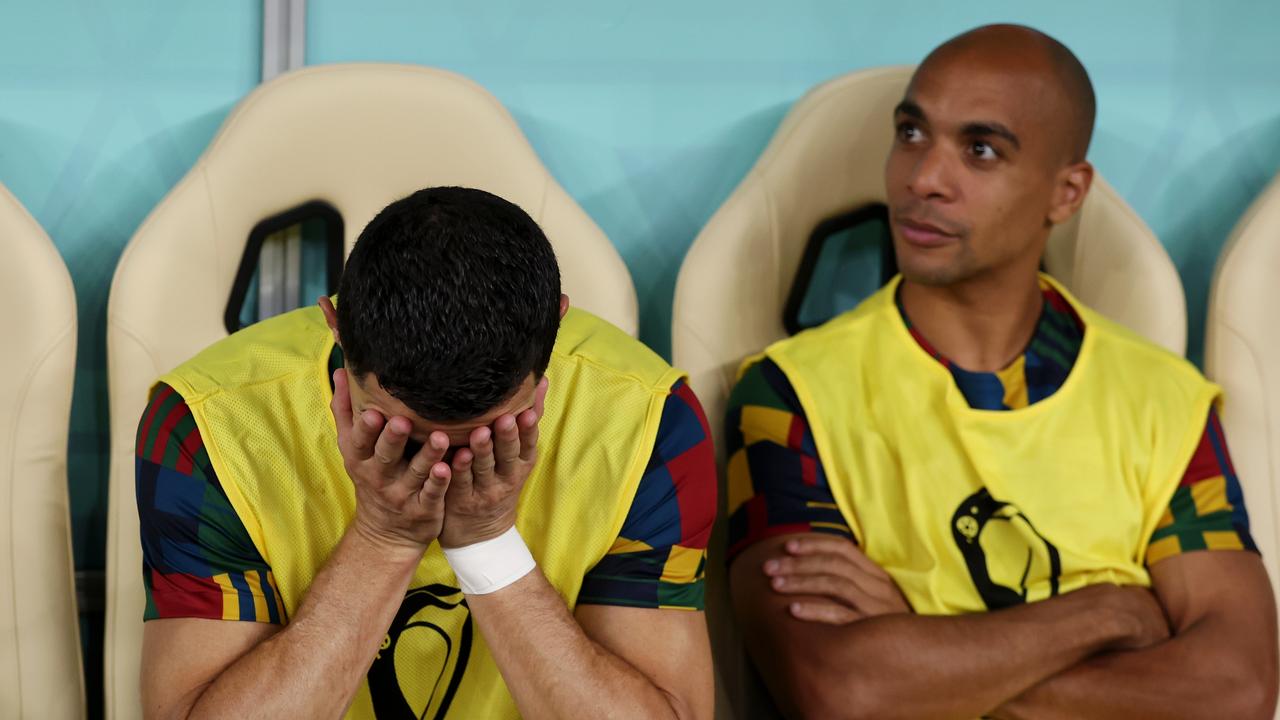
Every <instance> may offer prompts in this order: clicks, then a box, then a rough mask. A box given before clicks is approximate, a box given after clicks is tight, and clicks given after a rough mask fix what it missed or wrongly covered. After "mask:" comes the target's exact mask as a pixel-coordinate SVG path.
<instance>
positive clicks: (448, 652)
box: [161, 308, 681, 720]
mask: <svg viewBox="0 0 1280 720" xmlns="http://www.w3.org/2000/svg"><path fill="white" fill-rule="evenodd" d="M332 349H333V337H332V335H331V333H330V332H329V328H328V327H327V326H326V325H325V322H324V319H323V316H322V315H321V313H320V311H319V310H318V309H317V308H309V309H303V310H296V311H294V312H291V313H286V314H284V315H281V316H278V317H275V318H272V319H270V320H266V321H263V322H261V323H258V324H256V325H253V326H250V327H249V328H246V329H245V330H242V331H240V332H238V333H236V334H234V335H232V336H230V337H228V338H226V339H225V340H222V341H221V342H218V343H216V344H214V345H213V346H211V347H209V348H208V349H206V350H204V351H203V352H201V353H200V354H199V355H197V356H196V357H195V358H193V359H192V360H190V361H188V362H187V363H185V364H183V365H182V366H181V367H179V368H178V369H176V370H174V371H173V372H171V373H169V374H168V375H166V376H164V377H163V378H162V379H161V380H162V381H163V382H165V383H168V384H169V385H170V386H172V387H173V388H174V389H175V390H176V391H177V392H178V393H179V394H181V395H182V397H183V398H184V399H185V400H186V402H187V405H188V406H189V407H190V408H191V413H192V415H193V416H194V417H195V420H196V425H197V426H198V427H199V429H200V434H201V436H202V437H203V439H204V442H205V446H206V448H207V449H208V452H209V459H210V461H211V462H212V463H213V467H214V469H215V470H216V471H217V474H218V478H219V479H220V480H221V481H222V486H223V488H224V489H225V490H226V493H227V497H228V498H229V499H230V501H231V504H232V506H233V507H234V508H235V511H236V513H237V515H239V517H240V520H241V521H242V522H243V523H244V525H245V527H246V529H247V530H248V532H249V535H250V537H252V538H253V541H254V544H255V545H256V546H257V549H258V551H259V552H260V553H261V554H262V557H263V558H264V559H265V560H266V561H267V563H268V564H269V565H270V566H271V570H272V573H273V574H274V575H275V578H276V582H277V585H278V587H279V590H280V595H281V598H282V599H283V601H284V605H285V609H286V611H287V612H288V613H289V615H290V616H292V615H293V614H294V613H295V612H297V609H298V606H299V605H300V604H301V602H302V599H303V597H305V595H306V593H307V589H308V588H309V587H310V585H311V581H312V579H313V578H314V577H315V576H316V573H317V572H318V571H319V570H320V568H321V567H322V566H323V565H324V564H325V562H326V560H327V559H328V557H329V554H330V553H331V552H332V551H333V549H334V547H335V546H336V545H337V544H338V541H339V539H340V538H341V537H342V534H343V532H344V531H345V529H346V527H347V524H348V523H349V522H350V521H351V518H352V517H353V515H354V512H355V494H354V492H353V489H352V485H351V480H350V479H349V478H348V476H347V473H346V470H345V469H344V468H343V464H342V457H341V455H340V454H339V452H338V446H337V440H336V438H337V436H336V431H335V428H334V424H333V417H332V415H331V414H330V411H329V402H330V400H331V399H332V389H331V386H330V380H329V373H328V359H329V354H330V352H331V350H332ZM547 376H548V377H549V378H550V380H551V384H550V388H549V390H548V393H547V399H546V412H545V415H544V417H543V419H542V422H541V426H540V435H541V443H540V444H541V448H540V458H539V460H538V464H537V466H536V467H535V469H534V471H533V474H532V475H531V476H530V477H529V479H528V481H527V482H526V484H525V487H524V490H523V492H522V494H521V496H520V505H519V510H518V514H517V518H518V519H517V523H516V524H517V527H518V528H519V530H520V534H521V535H522V536H523V537H524V540H525V542H526V543H527V544H528V546H529V549H530V551H531V552H532V553H533V556H534V557H535V558H536V559H537V560H538V565H539V567H540V568H541V570H542V572H543V574H545V575H546V577H547V579H548V580H549V581H550V582H551V584H552V585H553V586H555V588H556V589H557V590H558V591H559V592H560V594H561V595H562V596H563V597H564V598H565V601H566V602H567V603H568V605H569V607H570V608H571V609H572V608H573V606H574V604H575V600H576V598H577V595H578V591H579V589H580V587H581V585H582V579H583V576H584V575H585V574H586V573H587V571H588V570H590V569H591V568H592V567H593V566H594V565H595V564H596V563H597V562H598V561H599V560H600V559H601V558H602V557H604V555H605V554H606V553H607V552H608V550H609V548H610V546H611V545H612V544H613V542H614V540H615V539H616V538H617V536H618V532H619V531H620V530H621V528H622V523H623V521H624V519H625V517H626V513H627V510H628V509H629V508H630V505H631V501H632V499H633V498H634V496H635V493H636V488H637V486H638V485H639V482H640V478H641V476H642V475H643V473H644V470H645V466H646V464H647V462H648V459H649V455H650V452H651V451H652V449H653V443H654V440H655V438H656V436H657V432H658V422H659V419H660V418H661V415H662V408H663V405H664V403H665V401H666V398H667V396H668V394H669V392H670V388H671V386H672V385H673V384H674V383H675V382H676V381H677V380H678V379H680V377H681V376H680V374H679V373H678V372H677V371H675V370H673V369H671V367H670V366H668V365H667V363H665V362H664V361H663V360H662V359H661V358H659V357H658V356H656V355H654V354H653V353H652V352H651V351H649V350H648V349H647V348H645V347H644V346H643V345H641V344H640V343H639V342H638V341H636V340H635V339H633V338H631V337H630V336H628V335H626V334H625V333H623V332H622V331H620V330H618V329H617V328H614V327H613V326H612V325H609V324H608V323H606V322H604V321H603V320H600V319H598V318H596V317H594V316H592V315H590V314H588V313H586V312H583V311H579V310H570V311H569V314H568V315H566V316H565V318H564V320H563V322H562V323H561V327H560V332H559V335H558V336H557V338H556V345H555V350H554V352H553V353H552V357H551V364H550V366H549V367H548V369H547ZM356 591H357V592H358V590H356ZM347 716H348V717H351V718H373V717H377V718H383V719H384V720H385V719H386V718H395V719H398V718H414V719H417V718H514V717H518V713H517V712H516V707H515V702H514V701H513V700H512V698H511V695H510V693H509V692H508V691H507V688H506V685H505V684H504V683H503V680H502V676H501V675H500V674H499V672H498V668H497V666H496V665H495V664H494V661H493V658H492V656H491V655H490V653H489V649H488V647H487V646H486V644H485V640H484V638H482V637H481V636H480V634H479V632H478V631H477V630H476V628H475V627H474V624H473V623H472V621H471V616H470V612H469V611H468V609H467V606H466V601H465V599H464V598H463V595H462V593H461V592H460V591H459V589H458V584H457V580H456V578H455V577H454V574H453V571H452V570H450V568H449V566H448V564H447V563H446V562H445V560H444V556H443V554H442V553H441V552H440V547H439V545H438V544H437V545H433V546H432V547H431V549H430V550H429V551H428V552H427V553H426V556H425V557H424V558H423V560H422V563H421V565H419V567H418V571H417V573H416V574H415V576H414V579H413V582H412V583H411V585H410V589H409V590H408V592H407V593H406V594H405V598H404V602H403V604H402V605H401V608H400V611H399V612H398V613H397V615H396V617H395V619H394V621H393V622H392V624H391V628H390V629H389V631H388V633H387V636H386V637H385V638H384V640H383V643H382V649H381V651H380V652H379V654H378V657H377V659H376V660H374V663H373V666H372V667H371V668H370V670H369V673H368V676H367V681H366V682H365V683H364V685H363V686H362V687H361V690H360V692H359V693H358V694H357V696H356V699H355V701H354V703H353V704H352V707H351V710H350V712H348V714H347Z"/></svg>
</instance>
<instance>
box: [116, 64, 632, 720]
mask: <svg viewBox="0 0 1280 720" xmlns="http://www.w3.org/2000/svg"><path fill="white" fill-rule="evenodd" d="M435 185H462V186H469V187H477V188H482V189H485V190H488V191H490V192H492V193H495V194H497V195H500V196H502V197H504V198H507V199H508V200H511V201H512V202H514V203H516V204H517V205H519V206H521V207H522V208H524V209H525V210H526V211H527V212H528V213H529V214H530V215H531V216H532V217H533V218H534V219H535V220H536V221H538V222H539V223H540V224H541V225H542V227H543V229H544V230H545V231H546V233H547V235H548V237H550V239H551V242H552V244H553V245H554V246H555V248H556V250H557V254H558V256H559V259H560V266H561V274H562V277H563V285H564V288H565V292H566V293H568V294H569V296H570V297H571V298H572V300H573V302H574V303H575V304H576V305H578V306H581V307H584V308H586V309H588V310H591V311H592V312H594V313H596V314H597V315H600V316H602V317H604V318H606V319H608V320H610V321H612V322H613V323H614V324H616V325H618V326H619V327H621V328H622V329H624V330H626V331H627V332H629V333H631V334H632V335H634V334H635V333H636V330H637V302H636V296H635V290H634V287H633V286H632V283H631V278H630V275H629V274H628V272H627V269H626V266H625V265H623V263H622V260H621V258H620V257H619V256H618V254H617V252H616V251H615V250H614V248H613V246H612V245H611V244H610V243H609V240H608V238H606V237H605V236H604V234H603V233H602V232H601V231H600V229H599V228H598V227H597V226H596V225H595V223H593V222H592V221H591V219H590V218H589V217H588V216H587V215H586V213H584V212H583V211H582V209H581V208H579V207H578V206H577V204H575V203H574V201H573V200H572V199H570V198H569V196H568V195H567V194H566V193H565V191H564V190H563V189H562V188H561V187H560V186H559V185H558V184H557V183H556V182H555V180H554V179H553V178H552V177H551V176H550V174H549V173H548V171H547V169H546V168H545V167H544V166H543V165H542V163H541V162H540V161H539V160H538V157H537V156H536V155H535V154H534V152H533V149H532V148H531V147H530V146H529V143H528V141H526V140H525V137H524V135H523V134H522V133H521V132H520V129H519V128H518V127H517V126H516V124H515V122H514V121H513V120H512V118H511V116H510V115H509V114H508V113H507V112H506V110H505V109H503V107H502V106H501V105H500V104H499V103H498V101H497V100H496V99H494V98H493V96H491V95H489V94H488V93H487V92H486V91H485V90H483V89H482V88H480V87H479V86H478V85H476V84H474V83H472V82H471V81H469V80H467V79H465V78H462V77H460V76H458V75H454V74H452V73H448V72H444V71H440V70H433V69H428V68H422V67H412V66H401V65H332V66H320V67H313V68H308V69H304V70H301V71H298V72H294V73H289V74H287V75H283V76H281V77H279V78H277V79H275V80H273V81H271V82H269V83H267V84H265V85H263V86H262V87H260V88H259V89H257V90H256V91H254V92H253V93H252V94H250V95H249V96H248V97H247V98H245V99H244V100H243V101H242V102H241V103H240V104H239V105H238V106H237V107H236V108H235V110H234V111H233V112H232V113H231V115H230V116H228V117H227V119H226V121H225V122H224V123H223V125H222V128H221V130H220V131H219V132H218V134H217V136H216V137H215V138H214V139H213V141H212V142H211V144H210V146H209V148H208V149H207V150H206V151H205V153H204V155H203V156H201V158H200V159H199V160H198V161H197V162H196V164H195V166H194V167H193V168H192V169H191V171H190V172H189V173H188V174H187V176H186V177H185V178H183V179H182V181H181V182H179V183H178V185H177V186H176V187H175V188H174V189H173V191H172V192H170V194H169V195H168V197H166V198H165V199H164V200H163V201H162V202H161V203H160V205H159V206H158V207H156V209H155V210H154V211H153V212H152V213H151V216H150V217H149V218H148V219H147V221H146V222H145V223H144V224H143V225H142V227H141V228H140V229H139V230H138V232H137V234H136V235H135V236H134V238H133V240H132V241H131V242H130V243H129V247H128V249H127V250H126V251H125V254H124V257H123V258H122V259H121V261H120V266H119V268H118V269H117V271H116V276H115V281H114V283H113V285H112V288H111V301H110V306H109V308H108V346H109V357H110V388H111V434H112V464H111V508H110V520H109V530H108V535H109V537H108V547H107V553H108V578H107V596H108V597H107V625H106V627H107V629H106V658H105V672H106V678H105V688H106V690H105V692H106V701H107V717H108V718H132V717H138V716H139V715H140V709H139V698H138V687H139V676H138V664H139V658H140V655H141V631H142V614H143V598H144V595H143V587H142V578H141V577H140V568H141V562H142V560H141V549H140V546H139V541H138V518H137V509H136V503H135V500H134V477H133V474H134V464H133V462H134V461H133V441H134V435H135V431H136V426H137V423H138V419H139V415H140V413H141V412H142V409H143V407H144V405H145V403H146V398H147V391H148V388H149V386H150V385H151V383H153V382H154V381H155V379H156V378H157V377H158V376H159V375H160V374H161V373H163V372H166V371H168V370H169V369H171V368H173V367H174V366H176V365H177V364H179V363H180V362H182V361H183V360H185V359H187V358H188V357H190V356H191V355H193V354H195V353H196V352H197V351H199V350H200V349H201V348H203V347H205V346H206V345H208V344H210V343H212V342H214V341H215V340H218V339H219V338H222V337H224V336H225V335H226V334H227V330H226V329H225V327H224V322H223V316H224V309H225V308H226V306H227V302H228V295H229V293H230V289H231V287H232V285H233V280H234V278H235V276H236V272H237V267H238V265H239V263H240V260H241V256H242V254H243V253H244V250H245V246H246V240H247V239H248V237H249V235H250V231H251V229H252V228H254V226H255V224H256V223H258V222H259V221H260V220H262V219H264V218H267V217H269V216H274V215H277V214H279V213H282V212H284V211H287V210H289V209H291V208H295V207H299V206H301V205H303V204H304V203H307V202H309V201H313V200H321V201H324V202H327V203H329V204H330V205H332V206H333V207H334V208H336V209H337V210H338V212H339V213H340V214H341V216H342V221H343V232H344V235H345V249H346V250H347V251H349V250H350V248H351V246H352V244H353V243H354V241H355V238H356V236H357V235H358V234H359V232H360V230H361V229H362V228H363V227H364V225H365V224H366V223H367V222H368V221H369V220H370V219H371V218H372V217H373V215H374V214H375V213H376V212H377V211H378V210H380V209H382V208H383V207H384V206H385V205H387V204H388V203H390V202H391V201H393V200H396V199H398V198H400V197H403V196H405V195H408V194H409V193H411V192H412V191H414V190H417V189H419V188H422V187H428V186H435Z"/></svg>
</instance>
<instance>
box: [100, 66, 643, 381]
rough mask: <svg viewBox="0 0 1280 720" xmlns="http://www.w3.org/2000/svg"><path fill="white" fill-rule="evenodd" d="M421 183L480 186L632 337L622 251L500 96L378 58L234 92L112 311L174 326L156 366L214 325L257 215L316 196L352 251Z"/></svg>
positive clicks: (217, 331) (115, 290) (184, 351)
mask: <svg viewBox="0 0 1280 720" xmlns="http://www.w3.org/2000/svg"><path fill="white" fill-rule="evenodd" d="M433 185H461V186H468V187H476V188H481V189H484V190H487V191H489V192H492V193H494V194H496V195H499V196H501V197H503V198H506V199H508V200H510V201H511V202H513V203H515V204H517V205H519V206H520V207H521V208H523V209H524V210H525V211H526V212H528V213H529V214H530V215H531V216H532V217H533V219H534V220H535V221H537V222H538V223H539V224H540V225H541V226H542V227H543V229H544V230H545V231H546V233H547V235H548V237H549V238H550V239H551V242H552V244H553V245H554V246H555V247H556V250H557V256H558V257H559V259H560V263H561V273H562V276H563V283H564V287H565V292H567V293H568V294H569V295H570V297H571V298H572V299H573V300H574V301H575V304H577V305H580V306H582V307H585V308H586V309H588V310H591V311H593V312H595V313H596V314H598V315H601V316H603V317H604V318H606V319H608V320H610V321H611V322H613V323H614V324H616V325H618V326H619V327H621V328H622V329H624V330H626V331H628V332H630V333H632V334H635V332H636V330H637V303H636V300H635V296H634V289H633V286H632V283H631V280H630V275H629V274H628V273H627V270H626V267H625V265H624V264H623V263H622V260H621V258H620V257H619V256H618V254H617V252H616V250H615V249H614V248H613V246H612V245H611V244H610V243H609V241H608V239H607V238H606V237H605V236H604V234H603V233H602V232H601V231H600V229H599V228H598V227H597V226H596V225H595V224H594V223H593V222H592V221H591V219H590V218H589V217H588V216H587V215H586V214H585V213H584V212H583V211H582V210H581V208H579V207H578V206H577V204H576V203H574V202H573V200H572V199H570V198H569V197H568V195H567V194H565V192H564V190H563V189H561V188H560V186H559V185H558V184H556V182H555V180H554V179H552V178H551V176H550V174H549V173H548V172H547V169H546V168H545V167H544V166H543V164H542V162H541V161H540V160H539V159H538V157H537V155H536V154H535V153H534V151H533V149H532V148H531V147H530V146H529V143H528V141H527V140H526V139H525V137H524V135H523V134H522V133H521V132H520V129H519V128H518V127H517V126H516V124H515V121H514V120H513V119H512V118H511V116H510V114H508V113H507V111H506V110H505V109H504V108H503V107H502V105H501V104H499V103H498V101H497V100H496V99H495V98H494V97H493V96H492V95H490V94H489V93H488V92H486V91H485V90H484V89H482V88H481V87H479V86H478V85H476V84H475V83H473V82H471V81H470V80H467V79H466V78H463V77H461V76H459V75H455V74H453V73H450V72H446V71H443V70H436V69H431V68H423V67H414V66H407V65H381V64H356V65H328V66H317V67H311V68H306V69H303V70H299V71H296V72H292V73H288V74H285V75H282V76H280V77H278V78H276V79H275V80H272V81H271V82H269V83H266V84H264V85H263V86H261V87H260V88H258V89H257V90H255V91H254V92H253V93H251V94H250V95H249V96H248V97H246V98H245V99H244V100H243V101H242V102H241V103H240V104H239V105H238V106H237V107H236V108H235V110H233V111H232V113H231V114H230V115H229V116H228V117H227V119H226V121H225V122H224V123H223V126H222V128H221V129H220V130H219V132H218V134H217V136H216V137H214V139H213V141H212V142H211V143H210V145H209V147H208V149H207V150H206V151H205V152H204V154H203V155H202V156H201V157H200V159H199V160H198V161H197V162H196V164H195V166H194V167H192V168H191V170H190V172H188V173H187V175H186V177H184V178H183V180H182V181H181V182H179V183H178V185H177V186H176V187H175V188H174V189H173V190H172V192H170V194H169V195H168V196H167V197H166V198H165V199H164V200H163V201H162V202H161V203H160V204H159V205H158V206H157V207H156V209H155V210H154V211H153V212H152V214H151V216H150V217H149V218H148V219H147V221H146V222H145V223H144V224H143V225H142V227H141V228H139V230H138V232H137V234H136V235H135V236H134V238H133V240H132V241H131V242H130V244H129V247H128V249H127V251H126V252H125V255H124V257H123V258H122V261H121V265H120V268H119V269H118V271H117V278H116V280H115V283H114V284H113V286H112V295H111V316H112V318H113V319H114V320H117V321H119V322H121V323H123V324H125V325H127V326H129V327H132V328H136V329H138V330H139V331H140V332H145V331H143V330H142V328H146V327H153V328H168V329H169V331H170V332H172V331H173V329H174V328H177V327H182V328H184V330H183V335H187V333H189V337H188V338H185V340H186V341H185V342H183V341H182V340H184V338H169V339H168V340H169V341H166V342H165V343H164V344H165V345H169V346H172V349H173V352H164V353H163V356H162V357H157V360H158V364H159V370H161V371H163V370H166V369H168V367H170V366H172V365H174V364H176V363H177V362H180V361H181V360H183V359H185V358H186V357H187V356H189V355H191V354H192V353H194V352H196V351H197V350H199V349H200V348H201V347H203V346H204V345H207V344H208V343H210V342H212V341H213V340H216V339H217V338H218V337H221V336H222V335H225V334H226V332H225V329H224V328H222V327H221V318H222V315H223V312H224V310H225V307H226V302H227V296H228V294H229V290H230V288H231V286H232V282H233V279H234V276H235V272H236V270H237V268H238V267H239V263H240V260H241V257H242V255H243V252H244V248H245V244H246V240H247V238H248V237H249V233H250V231H251V230H252V229H253V227H254V226H255V225H256V224H257V223H259V222H260V221H262V220H263V219H265V218H268V217H272V216H274V215H277V214H280V213H282V212H285V211H287V210H290V209H293V208H296V207H299V206H301V205H303V204H304V203H307V202H309V201H314V200H320V201H324V202H327V203H329V204H330V205H332V206H333V207H334V208H336V209H337V211H338V212H339V214H340V215H341V216H342V219H343V228H344V234H345V244H346V249H347V250H348V251H349V250H350V248H351V246H352V245H353V244H354V242H355V238H356V236H357V235H358V234H359V232H360V231H361V230H362V229H363V228H364V226H365V224H367V223H368V221H369V220H370V219H372V217H373V216H374V215H375V214H376V213H377V212H378V211H379V210H381V209H382V208H383V207H385V206H386V205H387V204H388V203H390V202H392V201H394V200H396V199H399V198H401V197H404V196H406V195H408V194H410V193H411V192H413V191H415V190H418V189H420V188H423V187H429V186H433ZM183 270H187V271H186V272H183ZM142 275H145V276H147V279H146V280H145V281H144V280H142V279H141V277H140V276H142ZM166 276H167V277H166ZM166 284H169V285H170V287H165V285H166ZM179 296H180V298H181V300H180V301H179V302H168V301H166V302H164V303H157V302H155V299H156V298H160V297H164V298H166V299H167V300H175V299H177V298H178V297H179ZM170 341H172V342H170Z"/></svg>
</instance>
